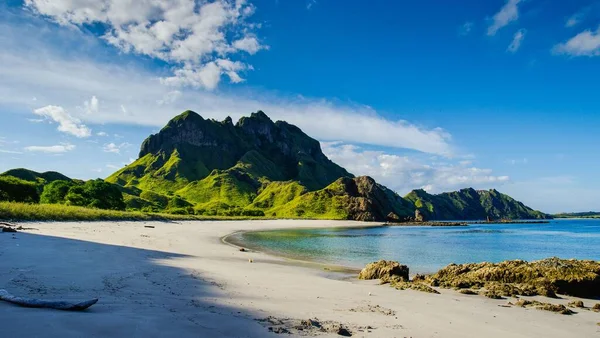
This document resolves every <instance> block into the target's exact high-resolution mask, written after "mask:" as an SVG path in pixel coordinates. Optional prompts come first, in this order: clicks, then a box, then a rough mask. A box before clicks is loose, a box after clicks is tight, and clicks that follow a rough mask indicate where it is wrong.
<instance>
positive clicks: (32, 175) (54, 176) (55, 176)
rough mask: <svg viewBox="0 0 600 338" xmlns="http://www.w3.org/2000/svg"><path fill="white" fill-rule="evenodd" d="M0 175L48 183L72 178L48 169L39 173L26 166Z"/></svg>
mask: <svg viewBox="0 0 600 338" xmlns="http://www.w3.org/2000/svg"><path fill="white" fill-rule="evenodd" d="M0 176H12V177H16V178H18V179H21V180H23V181H28V182H33V183H37V184H46V183H50V182H54V181H71V179H70V178H68V177H67V176H65V175H63V174H61V173H58V172H56V171H46V172H44V173H38V172H35V171H33V170H29V169H24V168H17V169H11V170H8V171H6V172H4V173H2V174H0Z"/></svg>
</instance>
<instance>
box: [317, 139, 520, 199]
mask: <svg viewBox="0 0 600 338" xmlns="http://www.w3.org/2000/svg"><path fill="white" fill-rule="evenodd" d="M322 146H323V151H324V153H325V154H326V155H327V156H328V157H329V158H330V159H331V160H332V161H334V162H336V163H337V164H339V165H341V166H342V167H344V168H346V169H347V170H348V171H350V172H351V173H353V174H354V175H368V176H371V177H373V178H374V179H375V180H376V181H377V182H379V183H382V184H383V185H385V186H387V187H389V188H390V189H392V190H395V191H397V192H398V193H400V194H406V193H408V192H410V191H411V190H413V189H417V188H422V189H425V190H427V191H428V192H431V193H439V192H442V191H449V190H456V189H461V188H466V187H474V188H492V187H498V185H501V184H505V183H506V182H509V180H510V179H509V177H508V176H496V175H493V174H492V170H491V169H481V168H477V167H473V166H472V163H471V162H470V161H467V162H465V161H461V162H459V163H456V164H453V163H445V162H431V161H423V160H422V159H420V158H419V157H417V156H399V155H393V154H387V153H385V152H383V151H373V150H364V149H362V148H360V147H358V146H356V145H350V144H344V143H340V142H329V143H327V142H324V143H322Z"/></svg>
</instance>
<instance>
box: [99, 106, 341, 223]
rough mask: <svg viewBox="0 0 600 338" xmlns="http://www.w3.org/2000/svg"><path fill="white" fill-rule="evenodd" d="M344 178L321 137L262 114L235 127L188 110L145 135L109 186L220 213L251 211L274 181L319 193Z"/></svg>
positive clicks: (111, 177)
mask: <svg viewBox="0 0 600 338" xmlns="http://www.w3.org/2000/svg"><path fill="white" fill-rule="evenodd" d="M340 177H352V175H351V174H350V173H348V172H347V171H346V170H345V169H344V168H342V167H340V166H338V165H337V164H335V163H333V162H332V161H331V160H329V159H328V158H327V157H326V156H325V155H324V154H323V152H322V151H321V146H320V144H319V142H318V141H317V140H315V139H313V138H311V137H309V136H308V135H306V134H305V133H304V132H302V130H300V129H299V128H298V127H296V126H293V125H291V124H288V123H286V122H283V121H277V122H273V121H272V120H271V119H270V118H269V117H268V116H267V115H266V114H265V113H263V112H262V111H258V112H256V113H253V114H251V115H250V116H249V117H243V118H241V119H240V120H239V121H238V122H237V123H236V124H235V125H234V124H233V121H232V120H231V118H226V119H225V120H224V121H215V120H211V119H204V118H202V117H201V116H200V115H198V114H196V113H195V112H192V111H189V110H188V111H186V112H184V113H183V114H181V115H179V116H177V117H175V118H173V119H172V120H171V121H169V123H168V124H167V125H166V126H165V127H164V128H163V129H162V130H160V132H159V133H157V134H155V135H151V136H150V137H148V138H147V139H146V140H145V141H144V142H143V143H142V146H141V150H140V154H139V158H138V159H137V160H136V161H134V162H133V163H132V164H130V165H128V166H127V167H125V168H123V169H121V170H119V171H117V172H116V173H114V174H113V175H111V176H110V177H108V178H107V181H108V182H111V183H116V184H119V185H121V186H123V187H126V188H134V189H137V190H138V191H140V195H141V192H143V191H151V192H153V193H155V194H159V195H161V196H162V197H164V198H167V199H172V197H171V196H176V197H179V198H182V199H184V200H185V201H187V202H189V203H190V204H191V205H193V206H194V207H195V209H197V210H200V211H202V212H204V213H207V214H215V213H217V214H220V213H223V212H225V213H227V212H226V211H227V209H233V208H244V207H247V206H249V205H250V204H252V203H253V201H254V200H255V198H257V196H258V195H259V194H260V192H261V191H262V190H263V189H265V188H267V186H269V185H270V184H271V183H272V182H287V181H289V182H295V183H297V184H298V185H299V186H301V187H302V188H301V189H300V190H303V189H304V190H306V191H315V190H319V189H322V188H324V187H326V186H328V185H329V184H331V183H332V182H334V181H335V180H337V179H338V178H340ZM279 185H281V184H279ZM284 185H285V184H284ZM269 189H270V190H273V189H275V187H270V188H269ZM140 195H138V196H139V197H142V196H140ZM155 197H156V196H155ZM263 197H264V196H263ZM138 202H140V201H138ZM150 202H153V201H152V200H150ZM142 203H143V201H142Z"/></svg>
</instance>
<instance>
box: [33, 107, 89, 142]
mask: <svg viewBox="0 0 600 338" xmlns="http://www.w3.org/2000/svg"><path fill="white" fill-rule="evenodd" d="M33 112H34V114H36V115H40V116H43V117H45V118H48V119H51V120H53V121H54V122H57V123H58V128H57V129H58V130H59V131H62V132H63V133H67V134H71V135H73V136H76V137H79V138H83V137H89V136H90V135H92V131H91V130H90V129H89V128H88V127H86V126H85V125H84V124H81V121H80V120H79V119H77V118H75V117H73V116H71V115H69V113H67V111H66V110H65V109H64V108H63V107H61V106H52V105H49V106H45V107H42V108H38V109H35V110H34V111H33Z"/></svg>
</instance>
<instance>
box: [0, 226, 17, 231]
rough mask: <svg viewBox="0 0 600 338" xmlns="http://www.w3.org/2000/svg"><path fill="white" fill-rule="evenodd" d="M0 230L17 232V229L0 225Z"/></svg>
mask: <svg viewBox="0 0 600 338" xmlns="http://www.w3.org/2000/svg"><path fill="white" fill-rule="evenodd" d="M0 232H17V229H15V228H12V227H9V226H0Z"/></svg>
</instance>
